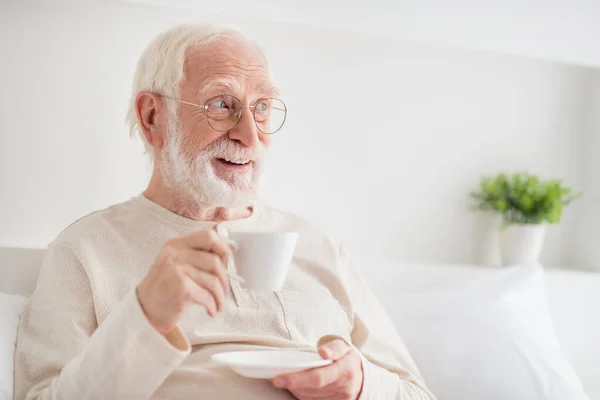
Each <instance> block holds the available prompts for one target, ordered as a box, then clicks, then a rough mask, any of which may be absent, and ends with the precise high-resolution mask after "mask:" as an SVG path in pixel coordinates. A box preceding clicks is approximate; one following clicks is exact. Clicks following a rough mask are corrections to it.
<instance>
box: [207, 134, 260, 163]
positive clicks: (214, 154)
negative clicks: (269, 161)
mask: <svg viewBox="0 0 600 400" xmlns="http://www.w3.org/2000/svg"><path fill="white" fill-rule="evenodd" d="M264 153H265V147H264V145H263V144H262V143H259V145H258V146H257V147H255V148H248V147H244V146H242V145H241V144H239V143H237V142H234V141H232V140H230V139H227V138H226V137H222V138H220V139H218V140H216V141H215V142H213V143H211V144H210V145H208V147H207V148H205V149H204V151H203V152H202V154H201V155H200V156H201V157H202V158H204V159H215V158H221V159H224V160H227V161H229V162H234V163H247V162H249V161H259V160H261V159H262V158H263V157H264Z"/></svg>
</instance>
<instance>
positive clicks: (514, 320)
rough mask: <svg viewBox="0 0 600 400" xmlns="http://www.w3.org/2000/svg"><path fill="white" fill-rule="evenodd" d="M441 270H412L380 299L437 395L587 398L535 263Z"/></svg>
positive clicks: (451, 399) (498, 399) (500, 399)
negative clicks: (475, 271) (481, 270)
mask: <svg viewBox="0 0 600 400" xmlns="http://www.w3.org/2000/svg"><path fill="white" fill-rule="evenodd" d="M415 268H419V267H418V266H416V267H415ZM443 275H444V274H440V277H439V279H437V280H435V279H431V276H429V277H428V278H427V281H424V280H423V279H424V278H423V276H424V275H421V274H416V276H417V277H416V278H414V277H413V278H414V279H416V281H415V282H413V283H414V285H411V283H410V279H408V280H409V282H407V281H406V280H405V281H403V282H401V284H399V286H402V287H403V288H404V289H406V290H396V292H395V293H396V295H395V296H394V299H393V302H392V301H389V300H391V299H388V301H386V300H385V299H383V300H384V301H383V302H384V305H385V306H386V308H387V309H388V311H389V312H390V314H391V316H392V318H393V319H394V322H395V323H396V326H397V328H398V330H399V332H400V335H401V336H402V337H403V339H404V340H405V342H406V345H407V346H408V348H409V349H410V351H411V353H412V355H413V357H414V358H415V361H416V362H417V364H418V365H419V367H420V369H421V372H422V373H423V375H424V378H425V380H426V382H427V384H428V386H429V388H430V389H431V390H432V391H433V393H434V394H436V395H437V396H438V399H439V400H445V399H447V400H455V399H461V400H480V399H486V400H513V399H528V400H565V399H569V400H587V399H588V397H587V396H586V395H585V393H584V392H583V389H582V386H581V383H580V381H579V379H578V377H577V375H576V374H575V372H574V371H573V369H572V368H571V366H569V364H568V363H567V361H566V360H565V359H564V357H563V356H562V354H561V351H560V346H559V343H558V340H557V338H556V335H555V333H554V329H553V326H552V320H551V317H550V314H549V311H548V306H547V303H546V291H545V281H544V272H543V269H542V268H541V267H539V266H520V267H513V268H507V269H504V270H498V271H494V272H493V273H492V274H487V275H486V276H479V277H477V278H475V279H473V278H472V277H473V275H472V274H471V275H469V278H468V279H459V276H460V275H459V274H456V273H455V272H454V273H453V274H452V279H447V278H448V276H446V277H444V276H443ZM374 286H379V287H381V282H380V283H379V285H377V284H376V285H374ZM411 287H412V290H411Z"/></svg>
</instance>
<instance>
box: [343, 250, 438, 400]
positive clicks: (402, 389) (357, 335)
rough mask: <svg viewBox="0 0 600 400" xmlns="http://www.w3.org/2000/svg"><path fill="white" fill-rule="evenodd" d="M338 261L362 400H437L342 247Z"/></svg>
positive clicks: (360, 399) (360, 398)
mask: <svg viewBox="0 0 600 400" xmlns="http://www.w3.org/2000/svg"><path fill="white" fill-rule="evenodd" d="M339 257H340V258H339V259H340V263H341V273H342V280H343V282H344V286H345V287H346V290H347V291H348V295H349V298H350V302H351V307H352V314H353V319H354V327H353V330H352V333H351V340H352V345H353V346H354V347H355V348H356V349H357V350H358V351H359V352H360V354H361V356H362V361H363V388H362V391H361V394H360V397H359V400H376V399H377V400H380V399H381V400H384V399H385V400H390V399H395V400H434V399H435V397H434V396H433V395H432V394H431V392H429V390H428V389H427V387H426V386H425V384H424V383H423V379H422V377H421V374H420V373H419V370H418V369H417V366H416V364H415V362H414V361H413V359H412V357H411V356H410V354H409V352H408V349H407V348H406V346H405V345H404V343H403V342H402V339H401V338H400V336H399V335H398V332H397V331H396V328H395V327H394V325H393V323H392V321H391V320H390V318H389V317H388V315H387V313H386V312H385V310H384V308H383V306H382V305H381V304H380V302H379V301H378V300H377V298H376V297H375V295H374V294H373V292H372V291H371V289H370V288H369V286H368V284H367V282H366V281H365V279H364V278H363V276H362V275H361V273H360V271H359V270H358V268H357V267H356V265H355V264H354V263H353V262H352V260H351V259H350V257H349V255H348V253H347V252H346V250H345V248H344V247H343V246H342V247H341V248H340V253H339Z"/></svg>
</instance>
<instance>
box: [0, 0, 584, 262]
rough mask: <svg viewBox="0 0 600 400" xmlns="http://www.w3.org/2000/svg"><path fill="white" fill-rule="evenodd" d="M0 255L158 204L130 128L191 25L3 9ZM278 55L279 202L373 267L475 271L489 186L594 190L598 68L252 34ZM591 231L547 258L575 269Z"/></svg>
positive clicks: (559, 233) (388, 43)
mask: <svg viewBox="0 0 600 400" xmlns="http://www.w3.org/2000/svg"><path fill="white" fill-rule="evenodd" d="M1 4H2V5H0V7H2V9H1V12H0V50H2V53H0V54H3V55H4V57H3V58H4V59H6V60H9V62H3V63H0V87H2V88H3V90H2V91H1V92H0V120H1V121H2V125H1V126H2V133H1V138H2V139H1V140H2V142H1V147H0V160H1V161H0V163H1V164H0V187H1V188H2V196H1V197H0V221H2V226H1V227H0V245H30V246H40V245H45V244H46V243H47V242H48V241H50V240H51V239H52V238H53V237H54V236H55V235H56V234H57V233H58V232H59V231H60V230H61V229H62V228H63V227H64V226H65V225H66V224H68V223H69V222H70V221H72V220H74V219H76V218H78V217H79V216H81V215H83V214H85V213H87V212H89V211H92V210H94V209H97V208H101V207H105V206H107V205H109V204H111V203H114V202H117V201H121V200H123V199H126V198H128V197H130V196H133V195H135V194H137V193H138V192H139V191H141V190H142V189H143V187H144V185H145V183H146V178H147V173H148V167H147V165H146V161H145V159H144V157H143V156H142V154H141V151H142V150H141V149H142V147H141V145H140V143H137V142H134V141H130V140H129V139H128V137H127V134H126V132H125V129H124V126H123V118H124V115H125V110H126V104H127V100H128V97H129V86H130V80H131V76H132V72H133V68H134V65H135V62H136V60H137V57H138V56H139V54H140V52H141V51H142V49H143V47H144V45H145V44H146V42H147V41H148V40H149V39H150V38H151V37H152V36H153V35H154V34H155V33H157V32H158V31H160V30H162V29H164V28H166V27H167V26H169V25H171V24H173V23H176V22H179V21H184V20H189V19H190V17H191V16H190V13H189V12H181V11H175V10H171V11H165V10H154V9H151V8H143V7H136V6H130V5H123V4H119V3H95V2H93V3H72V4H68V5H56V3H55V4H53V5H49V4H47V3H42V2H37V3H35V7H34V6H32V4H33V3H31V2H16V1H13V2H9V3H1ZM239 25H240V26H242V27H243V28H245V29H246V30H247V31H248V32H249V33H250V34H251V36H254V37H255V38H256V39H258V40H259V41H260V42H261V43H263V44H264V46H265V48H266V50H267V54H268V55H269V58H270V60H271V64H272V68H273V70H274V74H275V76H276V78H277V79H278V81H279V83H280V85H281V87H282V89H283V97H284V99H285V100H286V102H287V103H288V106H289V107H290V109H291V113H290V119H289V121H288V123H287V125H286V129H285V130H284V131H283V132H281V133H280V134H278V136H277V137H276V140H275V150H274V154H273V161H274V165H273V170H272V171H271V180H270V181H269V185H268V187H267V188H266V192H265V201H266V202H268V203H272V204H275V205H278V206H280V207H283V208H287V209H291V210H295V211H297V212H299V213H302V214H305V215H308V216H309V217H310V218H311V219H313V220H315V221H318V222H319V223H320V224H321V225H322V226H324V227H325V228H327V229H329V230H330V231H332V232H333V233H334V234H336V235H337V236H339V237H341V238H342V239H343V240H344V241H346V242H347V243H348V244H349V246H350V248H351V250H352V251H353V252H354V253H355V254H357V255H358V256H359V258H366V257H371V256H373V257H378V258H385V259H388V260H401V261H406V262H412V261H415V262H416V261H418V262H474V261H477V260H478V259H479V255H480V252H481V247H482V245H483V242H484V239H485V238H484V232H485V223H484V220H483V219H482V218H480V217H479V216H476V215H473V214H470V213H468V212H467V211H466V209H467V201H466V198H467V193H468V191H469V190H470V189H471V188H473V187H474V184H475V182H476V180H477V179H478V178H479V177H480V175H481V174H485V173H494V172H496V171H498V170H501V169H509V170H517V169H524V168H527V169H531V170H532V171H534V172H538V173H540V174H542V175H544V176H556V177H562V178H565V179H566V180H567V182H568V183H572V184H574V185H578V184H580V183H581V176H580V173H581V168H580V165H579V161H578V160H579V153H580V152H581V145H582V144H581V140H582V139H581V124H582V123H583V120H584V107H583V102H584V101H585V100H586V99H585V96H584V92H585V90H584V89H585V87H586V85H587V83H588V80H589V76H590V74H591V72H590V71H588V70H586V69H584V68H578V67H571V66H564V65H560V64H554V63H550V62H544V61H538V60H532V59H526V58H521V57H513V56H502V55H495V54H490V53H484V52H475V51H458V50H450V49H445V48H439V47H435V46H432V45H424V44H416V43H411V42H401V41H395V40H392V39H381V38H377V37H375V36H368V35H365V34H358V33H354V34H348V33H345V34H344V33H340V32H335V31H329V30H324V29H319V28H314V27H306V26H299V25H282V24H276V23H250V22H244V23H240V24H239ZM575 228H576V224H575V223H574V217H572V215H571V214H570V213H569V212H568V211H567V213H566V215H565V218H564V223H563V224H562V225H561V226H560V227H553V228H552V229H551V231H550V233H549V237H548V241H547V243H546V248H545V252H544V255H543V258H544V261H545V262H547V263H549V264H569V263H570V261H571V259H572V256H573V254H572V250H573V245H572V242H571V241H572V238H573V235H574V232H575V230H576V229H575Z"/></svg>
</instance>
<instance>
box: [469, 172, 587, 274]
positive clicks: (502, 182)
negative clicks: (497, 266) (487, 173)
mask: <svg viewBox="0 0 600 400" xmlns="http://www.w3.org/2000/svg"><path fill="white" fill-rule="evenodd" d="M582 195H583V193H581V192H579V193H572V191H571V189H570V188H569V187H566V186H563V184H562V182H561V181H560V180H558V179H552V180H541V179H540V178H539V177H538V176H537V175H534V174H530V173H525V172H520V173H514V174H512V175H508V174H504V173H500V174H498V175H496V176H494V177H484V178H482V179H481V181H480V183H479V189H478V190H476V191H473V192H471V194H470V197H471V199H472V201H473V206H472V207H473V209H474V210H477V211H486V212H492V213H496V214H498V215H500V217H501V220H502V224H501V228H500V249H501V254H502V262H503V264H504V265H514V264H524V263H530V262H536V261H538V259H539V256H540V253H541V251H542V247H543V243H544V237H545V233H546V227H547V225H548V224H556V223H558V222H560V218H561V216H562V212H563V208H564V207H565V206H566V205H568V204H569V203H571V202H572V201H574V200H576V199H578V198H580V197H581V196H582Z"/></svg>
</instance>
